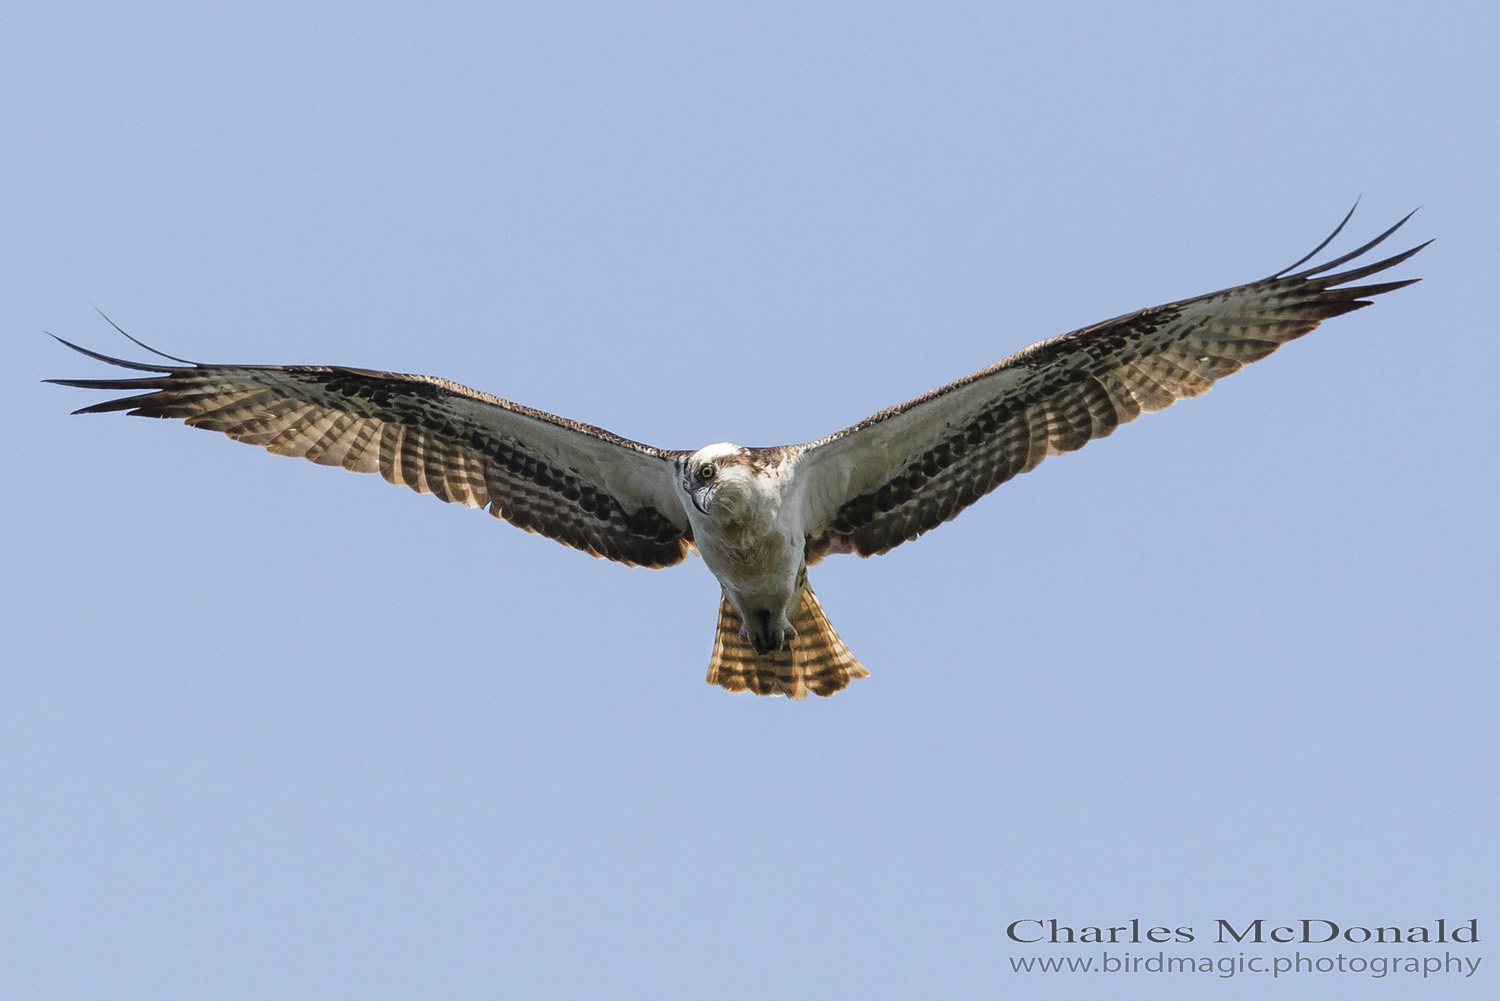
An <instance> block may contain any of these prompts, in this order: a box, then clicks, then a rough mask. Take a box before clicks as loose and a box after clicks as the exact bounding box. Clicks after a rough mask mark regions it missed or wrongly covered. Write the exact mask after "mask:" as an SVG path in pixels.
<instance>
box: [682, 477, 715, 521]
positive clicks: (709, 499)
mask: <svg viewBox="0 0 1500 1001" xmlns="http://www.w3.org/2000/svg"><path fill="white" fill-rule="evenodd" d="M713 492H714V488H713V486H712V484H710V485H709V486H706V487H699V488H698V489H697V490H690V491H688V496H689V497H691V498H692V499H693V507H695V508H697V509H698V510H699V511H701V512H702V513H703V514H708V508H709V505H710V504H712V503H713Z"/></svg>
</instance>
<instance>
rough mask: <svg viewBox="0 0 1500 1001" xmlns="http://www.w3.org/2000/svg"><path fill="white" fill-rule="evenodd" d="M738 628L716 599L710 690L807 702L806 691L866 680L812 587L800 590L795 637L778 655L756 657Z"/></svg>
mask: <svg viewBox="0 0 1500 1001" xmlns="http://www.w3.org/2000/svg"><path fill="white" fill-rule="evenodd" d="M741 625H742V621H741V619H740V613H739V612H737V611H735V610H734V606H733V605H732V604H730V603H729V599H728V597H724V598H721V599H719V632H718V635H717V636H715V637H714V655H713V659H712V660H710V661H709V664H708V683H709V684H710V685H719V686H721V687H723V688H727V689H728V690H729V691H731V692H743V691H746V690H747V689H748V690H749V691H752V692H754V693H755V694H756V695H785V696H786V697H787V698H791V699H805V698H807V693H808V692H809V691H811V692H814V693H816V694H818V695H832V694H833V693H834V692H836V691H838V690H839V689H841V688H843V687H844V686H846V685H848V684H849V682H851V681H853V680H854V679H855V678H868V677H869V676H870V672H869V671H867V670H865V668H864V665H863V664H861V663H860V662H859V661H857V660H855V659H854V655H853V654H851V653H850V652H849V648H848V647H846V646H844V641H843V640H841V639H839V634H838V633H836V632H834V631H833V625H832V624H831V623H830V622H829V621H828V616H827V615H825V614H823V606H822V605H820V604H818V599H817V598H816V597H815V596H814V595H813V593H812V588H810V587H803V589H802V597H801V598H799V599H798V601H797V612H796V614H795V615H793V616H792V628H793V629H795V630H797V635H796V636H795V637H794V638H793V639H792V641H791V642H790V643H789V644H787V645H786V646H784V647H782V648H781V649H780V650H774V651H772V652H771V653H768V654H757V653H756V652H755V650H754V648H752V647H751V646H750V644H749V643H746V642H745V641H744V640H743V639H741V638H740V626H741Z"/></svg>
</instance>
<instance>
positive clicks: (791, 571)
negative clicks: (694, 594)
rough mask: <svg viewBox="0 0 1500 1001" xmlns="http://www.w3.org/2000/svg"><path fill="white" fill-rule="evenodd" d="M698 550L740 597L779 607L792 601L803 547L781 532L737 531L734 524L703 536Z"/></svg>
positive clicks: (709, 566) (800, 565) (727, 587)
mask: <svg viewBox="0 0 1500 1001" xmlns="http://www.w3.org/2000/svg"><path fill="white" fill-rule="evenodd" d="M698 551H699V552H700V553H701V554H702V555H703V561H704V562H705V563H707V564H708V568H709V570H711V571H713V575H714V576H715V577H717V578H718V579H719V583H720V584H723V585H724V587H725V588H726V589H727V590H728V591H730V592H731V593H732V594H733V595H735V596H736V597H737V598H740V599H746V600H748V601H749V602H751V603H753V604H754V605H756V606H759V607H767V608H770V607H774V608H777V609H778V610H779V609H784V608H786V607H787V605H788V604H789V603H790V601H791V599H792V597H793V592H794V591H795V590H796V584H797V575H798V572H799V571H800V570H801V569H802V549H801V546H800V545H798V544H795V543H793V542H792V541H791V540H789V539H787V538H786V537H784V536H783V535H782V534H781V533H780V532H777V531H774V530H773V531H761V532H754V531H745V530H741V531H738V532H736V531H734V530H733V526H731V527H730V530H726V531H723V532H718V533H713V534H712V535H707V536H706V537H704V536H700V537H699V539H698ZM740 603H741V602H740V601H736V604H737V605H739V604H740Z"/></svg>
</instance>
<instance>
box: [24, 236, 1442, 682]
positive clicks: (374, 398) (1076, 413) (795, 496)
mask: <svg viewBox="0 0 1500 1001" xmlns="http://www.w3.org/2000/svg"><path fill="white" fill-rule="evenodd" d="M1352 215H1353V211H1352V210H1351V211H1350V213H1349V216H1345V217H1344V221H1343V222H1341V223H1340V224H1339V226H1338V228H1337V229H1335V230H1334V231H1333V233H1332V234H1331V235H1330V236H1329V237H1328V239H1326V240H1324V241H1323V242H1322V243H1320V244H1319V245H1318V246H1317V247H1316V248H1315V249H1314V250H1313V251H1312V253H1310V254H1308V255H1307V256H1305V257H1303V258H1302V259H1301V260H1299V261H1298V262H1297V263H1296V264H1293V265H1291V266H1290V267H1288V268H1285V269H1283V270H1282V271H1279V272H1277V273H1276V274H1274V275H1272V276H1271V277H1269V278H1265V279H1263V280H1261V281H1257V282H1251V283H1249V284H1247V285H1240V286H1237V287H1235V288H1231V289H1226V290H1224V291H1222V292H1213V293H1210V294H1208V295H1201V296H1198V297H1196V298H1192V299H1184V300H1182V301H1181V302H1174V303H1170V304H1168V305H1165V306H1157V307H1155V308H1152V309H1144V310H1141V311H1140V312H1136V313H1131V314H1129V315H1126V316H1121V317H1118V318H1116V319H1113V320H1106V321H1105V322H1103V323H1098V324H1095V325H1094V326H1091V327H1085V328H1084V329H1082V330H1076V331H1074V332H1072V333H1070V334H1064V335H1062V336H1061V337H1055V338H1052V339H1051V340H1046V341H1042V342H1040V343H1038V344H1033V345H1032V346H1031V347H1029V348H1026V349H1025V350H1024V351H1021V352H1019V353H1017V354H1014V355H1012V356H1011V357H1009V358H1007V359H1005V360H1004V361H1001V362H998V363H997V364H995V365H991V366H990V367H989V368H986V369H984V370H982V371H979V372H975V373H974V374H973V375H970V376H967V377H965V378H962V379H959V380H958V381H957V382H953V383H950V384H948V385H946V386H944V387H942V388H941V389H935V390H933V391H932V392H930V393H927V394H926V395H925V396H919V397H917V398H916V399H914V400H908V401H907V402H905V403H902V404H898V405H897V406H894V407H891V408H890V409H888V410H883V411H881V412H880V413H878V414H875V415H874V416H873V417H869V418H867V419H865V420H863V421H860V422H859V423H858V424H855V425H854V426H853V427H850V428H846V429H845V430H843V431H839V432H837V433H835V434H831V435H829V436H828V437H826V438H820V439H818V440H817V441H814V442H810V443H808V444H805V445H787V446H780V447H776V448H745V447H743V446H740V445H733V444H730V443H728V442H719V443H718V444H713V445H707V446H704V447H703V448H700V449H698V450H697V451H695V452H685V451H666V450H662V449H657V448H652V447H650V446H648V445H642V444H640V443H639V442H634V441H630V440H628V439H626V438H621V437H619V436H618V435H614V434H611V433H610V432H608V431H604V430H601V429H599V428H596V427H591V426H589V425H587V424H580V423H578V422H576V421H570V420H565V419H564V418H561V417H555V416H553V415H551V414H545V413H542V412H540V411H537V410H532V409H530V408H528V407H523V406H521V405H519V404H516V403H511V402H509V401H507V400H502V399H499V398H498V397H494V396H490V395H488V394H486V393H480V392H477V391H475V390H472V389H468V388H466V387H464V386H460V385H457V384H456V383H452V382H448V381H446V380H444V379H436V378H432V377H430V376H423V375H398V374H395V373H391V372H374V371H369V370H366V369H359V368H344V367H339V366H328V367H323V366H303V365H202V364H197V363H194V362H188V361H186V360H185V359H181V358H174V357H172V356H171V355H163V354H162V353H161V352H159V351H156V350H155V349H153V348H149V347H148V346H147V345H145V344H142V343H141V342H140V341H135V343H136V344H138V345H139V346H141V347H143V348H146V349H147V350H149V351H151V352H152V353H153V354H157V355H159V356H161V357H163V358H166V359H168V360H170V361H173V362H180V363H181V364H180V365H163V364H160V363H157V364H142V363H139V362H133V361H125V360H123V359H119V358H112V357H110V356H108V355H104V354H99V353H98V352H95V351H90V350H88V349H86V348H82V347H78V346H77V345H75V344H70V343H69V342H67V341H62V343H64V344H66V345H67V346H68V347H71V348H73V349H74V350H76V351H79V352H80V353H82V354H85V355H88V356H89V357H91V358H95V359H98V360H100V361H104V362H108V363H109V364H111V365H118V366H120V367H121V368H127V369H134V370H137V371H141V372H149V373H152V374H151V375H148V376H146V377H144V378H134V379H54V380H49V381H51V382H56V383H58V384H60V385H64V386H75V387H80V388H84V389H104V390H113V391H117V392H118V391H136V390H146V391H147V392H145V393H143V394H140V395H133V396H125V397H122V398H119V399H111V400H108V401H106V402H103V403H96V404H94V405H93V406H89V407H84V408H82V409H81V410H78V411H76V413H101V412H105V411H112V410H128V411H129V412H130V413H131V414H134V415H138V416H143V417H172V418H179V419H181V420H183V421H185V422H186V423H187V424H190V425H192V426H194V427H200V428H206V429H208V430H210V431H221V432H223V433H224V434H226V435H228V436H229V437H230V438H233V439H235V440H236V441H242V442H246V443H248V444H251V445H260V446H263V447H264V448H266V449H267V450H269V451H271V452H274V453H276V454H277V455H293V456H302V457H303V458H306V459H310V460H311V461H313V462H316V463H319V464H322V465H326V466H343V467H344V468H345V469H350V470H353V471H355V472H361V473H374V472H377V471H378V472H379V473H380V474H381V475H382V476H383V477H384V478H385V479H386V480H387V481H388V482H390V483H396V484H405V485H406V486H409V487H411V488H412V489H413V490H416V491H419V492H421V493H430V494H434V495H436V496H437V497H438V498H440V499H442V500H445V501H455V502H457V503H460V504H466V505H469V506H470V507H484V508H488V509H489V511H490V513H491V514H493V515H495V516H496V517H498V518H504V519H505V520H506V521H509V522H510V523H512V524H513V525H516V526H518V527H520V528H523V529H525V530H526V531H528V532H539V533H541V534H542V535H545V536H547V537H549V538H552V539H556V540H557V541H558V542H561V543H563V544H564V545H568V546H573V547H574V548H577V549H581V550H583V551H584V552H587V553H591V554H593V555H594V556H596V557H603V558H606V559H611V560H617V561H619V562H621V563H625V564H628V565H631V566H644V567H666V566H671V565H672V564H675V563H680V562H681V561H682V560H683V559H685V558H686V557H687V555H688V553H690V552H692V551H694V550H696V551H697V552H698V553H699V555H701V556H702V557H703V560H704V562H705V563H707V564H708V568H709V569H710V570H711V571H713V574H714V576H715V577H716V578H718V581H719V584H720V586H721V588H722V596H721V600H720V602H719V623H718V632H717V634H716V636H715V637H714V647H713V654H712V657H711V659H710V661H709V667H708V681H709V683H710V684H717V685H721V686H723V687H724V688H726V689H729V690H730V691H745V690H748V691H751V692H754V693H756V694H757V695H773V694H777V695H786V696H789V697H791V698H793V699H802V698H805V697H806V696H807V693H808V692H809V691H811V692H816V693H817V694H818V695H832V694H833V693H834V692H837V691H839V690H840V689H842V688H844V687H845V686H846V685H848V684H849V682H850V681H851V680H852V679H854V678H863V677H867V676H868V674H869V672H868V671H866V670H865V668H864V667H863V666H862V665H861V664H860V663H859V661H858V660H856V659H855V658H854V656H853V655H852V654H850V652H849V650H848V648H847V647H845V646H844V643H843V641H842V640H840V639H839V637H838V634H837V633H835V632H834V630H833V627H832V625H830V624H829V621H828V617H827V616H826V615H824V614H823V609H822V607H821V606H820V605H819V604H818V600H817V598H816V597H814V595H813V592H812V589H811V588H810V587H809V586H808V583H807V568H808V567H809V566H812V565H814V564H816V563H817V562H818V561H819V560H821V559H822V558H823V557H825V556H827V555H829V554H830V553H857V554H859V555H860V556H874V555H876V554H878V553H884V552H888V551H889V550H891V549H893V548H894V547H896V546H898V545H900V544H901V543H903V542H906V541H908V540H910V539H915V538H916V537H917V536H919V535H921V534H922V533H923V532H926V531H928V530H929V529H932V528H936V527H937V526H938V525H940V524H942V523H943V522H945V521H948V520H950V519H952V518H954V517H955V516H957V514H958V513H959V512H960V511H962V510H963V509H964V508H966V507H968V506H969V505H970V504H972V503H974V502H975V501H976V500H978V499H979V498H980V497H983V496H984V495H985V494H987V493H989V492H990V491H991V490H993V489H995V487H997V486H999V485H1000V484H1001V483H1004V482H1005V481H1006V480H1008V479H1010V478H1011V477H1012V476H1015V475H1016V474H1017V473H1024V472H1026V471H1028V470H1030V469H1033V468H1035V467H1036V465H1037V463H1039V462H1041V461H1042V459H1044V458H1045V457H1047V456H1049V455H1056V454H1059V453H1062V452H1071V451H1073V450H1074V449H1077V448H1081V447H1082V446H1083V445H1084V444H1085V443H1087V442H1089V441H1092V440H1093V439H1095V438H1103V437H1106V436H1107V435H1109V434H1111V433H1112V432H1113V431H1114V430H1115V428H1117V427H1119V426H1120V425H1121V424H1124V423H1126V422H1128V421H1132V420H1134V419H1135V418H1136V417H1138V416H1140V414H1141V413H1142V412H1146V411H1155V410H1161V409H1162V408H1164V407H1167V406H1170V405H1171V404H1172V403H1173V402H1175V401H1176V400H1178V399H1180V398H1182V397H1187V396H1197V395H1198V394H1200V393H1203V392H1205V391H1206V390H1207V389H1208V388H1209V387H1210V386H1212V385H1213V383H1214V381H1215V380H1216V379H1219V378H1221V377H1223V376H1226V375H1229V374H1230V373H1232V372H1237V371H1239V369H1240V368H1241V367H1243V366H1244V365H1245V364H1247V363H1248V362H1252V361H1258V360H1259V359H1261V358H1264V357H1265V356H1267V355H1269V354H1271V353H1272V352H1273V351H1275V350H1276V349H1277V348H1278V347H1280V346H1281V345H1282V344H1285V343H1286V342H1287V341H1290V340H1292V339H1294V338H1297V337H1301V336H1302V335H1303V334H1305V333H1307V332H1308V331H1310V330H1312V329H1313V328H1314V327H1316V326H1317V325H1318V323H1319V322H1320V321H1322V320H1325V319H1327V318H1328V317H1331V316H1338V315H1339V314H1341V313H1347V312H1350V311H1351V310H1355V309H1359V308H1360V307H1362V306H1368V305H1370V302H1369V298H1368V297H1370V296H1376V295H1380V294H1381V293H1384V292H1389V291H1391V290H1393V289H1398V288H1401V287H1402V286H1405V285H1410V284H1412V282H1414V281H1416V280H1417V279H1409V280H1406V281H1392V282H1382V283H1378V284H1370V285H1356V286H1352V287H1351V286H1349V285H1348V283H1350V282H1354V281H1357V280H1359V279H1361V278H1364V277H1366V276H1368V275H1373V274H1376V273H1377V272H1381V271H1385V270H1386V269H1387V268H1391V267H1394V266H1395V265H1397V264H1399V263H1401V262H1402V261H1404V260H1406V259H1407V258H1408V257H1410V256H1412V255H1413V254H1415V253H1416V252H1417V251H1419V250H1421V249H1422V247H1425V246H1426V244H1425V243H1424V244H1421V245H1420V246H1417V247H1414V248H1412V249H1411V250H1408V251H1406V252H1404V253H1400V254H1396V255H1395V256H1393V257H1388V258H1385V259H1384V260H1379V261H1376V262H1374V263H1370V264H1363V265H1360V266H1356V267H1352V268H1350V269H1349V270H1347V271H1341V272H1338V273H1336V274H1329V272H1330V271H1333V270H1334V269H1335V268H1337V267H1339V266H1340V265H1343V264H1346V263H1348V262H1350V261H1353V260H1354V259H1355V258H1358V257H1360V256H1362V255H1363V254H1365V253H1366V252H1368V251H1369V250H1371V249H1372V248H1374V247H1375V246H1377V245H1379V244H1380V243H1381V242H1383V241H1384V240H1385V239H1386V238H1387V237H1389V236H1390V235H1391V234H1392V233H1394V232H1395V231H1396V230H1397V229H1399V228H1400V227H1401V225H1402V224H1403V223H1405V222H1406V219H1402V220H1401V221H1400V222H1398V223H1396V225H1395V226H1392V227H1391V228H1390V229H1388V230H1386V231H1385V232H1384V233H1382V234H1381V235H1380V236H1378V237H1376V238H1375V239H1374V240H1371V241H1370V242H1369V243H1367V244H1365V245H1364V246H1362V247H1360V248H1359V249H1358V250H1355V251H1353V252H1352V253H1349V254H1345V255H1344V256H1342V257H1339V258H1336V259H1335V260H1332V261H1329V262H1327V263H1326V264H1322V265H1319V266H1317V267H1310V268H1307V269H1306V270H1302V271H1297V270H1296V269H1297V268H1299V267H1300V266H1302V265H1303V264H1305V263H1307V262H1308V261H1309V260H1311V259H1312V258H1313V257H1314V256H1315V255H1317V254H1318V253H1319V252H1320V251H1322V250H1323V248H1324V247H1326V246H1328V244H1329V243H1330V242H1331V241H1332V240H1333V238H1334V237H1336V236H1337V235H1338V234H1339V233H1340V232H1341V231H1342V230H1343V228H1344V225H1345V224H1346V223H1347V222H1348V221H1349V217H1350V216H1352ZM1406 218H1410V216H1409V215H1408V216H1407V217H1406ZM1429 242H1430V241H1429ZM116 329H118V328H116ZM120 332H121V333H122V334H123V333H124V331H120ZM126 336H127V337H129V335H128V334H127V335H126ZM58 339H59V340H61V338H58ZM131 340H132V341H134V340H135V339H134V338H131Z"/></svg>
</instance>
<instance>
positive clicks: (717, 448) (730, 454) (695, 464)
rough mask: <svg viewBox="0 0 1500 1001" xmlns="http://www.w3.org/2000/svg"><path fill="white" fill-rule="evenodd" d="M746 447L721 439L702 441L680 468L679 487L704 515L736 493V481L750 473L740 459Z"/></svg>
mask: <svg viewBox="0 0 1500 1001" xmlns="http://www.w3.org/2000/svg"><path fill="white" fill-rule="evenodd" d="M746 451H747V449H744V448H741V447H740V446H739V445H731V444H730V443H729V442H727V441H721V442H719V443H717V444H714V445H705V446H703V447H702V448H700V449H698V451H696V452H694V453H693V454H692V455H691V456H689V457H688V460H687V463H686V465H685V466H684V467H683V471H682V489H683V490H684V491H685V492H686V493H687V495H688V499H689V500H691V501H692V502H693V507H695V508H697V509H698V510H699V512H701V513H702V514H706V515H713V514H714V513H715V505H719V506H723V503H724V502H725V501H726V500H729V499H730V498H732V497H733V496H734V495H735V493H736V483H737V481H738V480H740V479H743V478H745V477H747V476H748V475H749V471H748V470H747V469H746V468H745V465H744V463H743V462H742V461H741V459H742V456H744V454H745V453H746Z"/></svg>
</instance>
